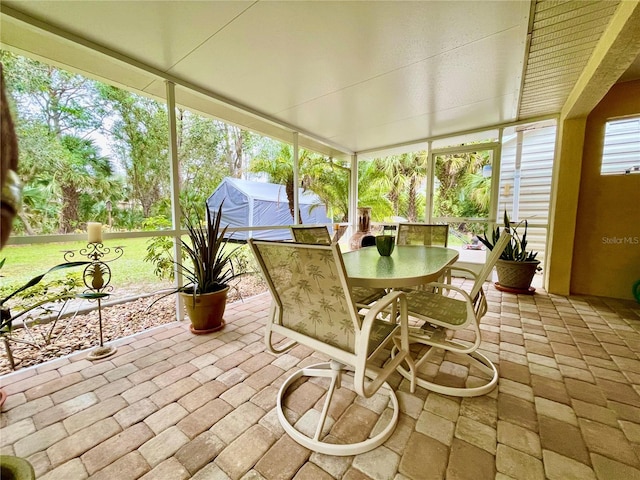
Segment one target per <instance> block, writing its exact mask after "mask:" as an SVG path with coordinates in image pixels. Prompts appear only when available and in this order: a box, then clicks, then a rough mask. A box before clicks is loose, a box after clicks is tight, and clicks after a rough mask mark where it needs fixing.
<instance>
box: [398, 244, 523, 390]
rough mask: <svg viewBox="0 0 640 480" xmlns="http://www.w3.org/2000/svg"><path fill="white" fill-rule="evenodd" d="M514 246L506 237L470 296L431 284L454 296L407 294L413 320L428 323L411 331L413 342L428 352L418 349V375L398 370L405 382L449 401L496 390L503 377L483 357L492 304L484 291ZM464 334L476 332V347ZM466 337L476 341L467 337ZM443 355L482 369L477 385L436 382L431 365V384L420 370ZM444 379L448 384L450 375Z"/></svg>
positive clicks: (416, 369)
mask: <svg viewBox="0 0 640 480" xmlns="http://www.w3.org/2000/svg"><path fill="white" fill-rule="evenodd" d="M509 240H510V235H508V234H503V235H501V237H500V240H499V241H498V243H497V244H496V245H495V247H494V249H493V250H492V251H491V254H490V255H489V257H488V258H487V261H486V263H485V264H484V266H483V267H482V270H481V271H480V272H479V273H478V274H477V276H476V278H475V281H474V283H473V287H472V288H471V291H470V292H468V293H467V292H466V291H465V290H463V289H462V288H459V287H457V286H455V285H449V284H443V283H437V282H434V283H431V284H427V286H429V287H432V288H434V289H436V290H437V289H442V288H446V289H450V290H451V295H450V296H445V295H441V294H439V293H433V292H431V291H428V290H412V291H409V292H407V304H408V308H409V316H410V317H414V318H416V319H418V320H421V321H423V322H424V323H423V324H422V325H421V326H420V327H412V328H411V329H410V333H409V341H410V342H411V343H412V344H416V343H417V344H421V345H424V347H423V348H420V349H419V350H420V351H418V350H416V349H415V348H413V349H412V352H413V353H412V355H414V363H415V371H414V372H410V371H408V370H406V369H404V368H403V367H402V366H401V367H399V368H398V371H399V372H400V373H401V374H402V375H403V376H405V377H406V378H409V379H411V380H412V381H413V380H415V382H416V383H417V385H419V386H421V387H424V388H426V389H428V390H432V391H434V392H437V393H441V394H444V395H452V396H457V397H474V396H478V395H484V394H485V393H488V392H490V391H491V390H493V388H494V387H495V386H496V384H497V382H498V371H497V369H496V367H495V365H494V364H493V363H492V362H491V360H489V359H488V358H487V357H486V356H485V355H483V354H482V353H480V352H478V351H477V349H478V347H479V346H480V343H481V341H482V335H481V330H480V320H481V319H482V317H483V316H484V315H485V313H486V312H487V299H486V296H485V294H484V290H483V286H484V282H485V280H486V279H487V277H488V275H489V274H490V273H491V271H492V270H493V267H494V265H495V264H496V262H497V260H498V259H499V258H500V255H501V254H502V251H503V250H504V249H505V247H506V246H507V244H508V243H509ZM463 329H470V330H471V332H472V333H473V335H474V339H473V341H472V342H471V343H469V341H461V340H459V339H456V338H455V337H454V334H455V333H456V332H457V331H460V330H463ZM464 337H465V338H470V337H467V335H466V333H465V335H464ZM416 352H417V353H416ZM448 352H449V353H448ZM438 355H439V356H441V357H442V356H443V358H444V359H446V358H447V355H454V356H456V355H457V356H463V357H464V363H466V364H468V365H469V366H471V367H475V368H477V369H478V372H474V371H472V370H470V372H469V373H470V375H472V376H473V378H472V379H471V381H467V382H466V384H465V386H453V385H446V384H443V383H439V382H437V381H436V380H437V379H438V374H437V373H436V374H435V375H433V369H434V367H436V366H437V364H435V365H434V364H431V365H430V366H431V368H432V371H431V372H429V373H431V375H430V376H431V377H434V378H433V380H431V379H427V378H425V375H423V372H421V371H420V367H422V366H423V365H425V364H426V363H427V362H429V361H430V360H433V359H434V357H435V356H438ZM392 356H393V352H392ZM476 373H482V374H484V378H481V377H476V375H475V374H476ZM414 374H415V375H416V378H415V379H413V378H412V375H414ZM420 375H422V376H420ZM441 376H442V377H445V378H446V376H447V375H446V374H444V375H441ZM487 378H488V379H487ZM445 383H446V382H445ZM467 384H468V385H467Z"/></svg>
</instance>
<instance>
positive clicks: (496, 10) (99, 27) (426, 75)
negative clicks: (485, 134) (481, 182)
mask: <svg viewBox="0 0 640 480" xmlns="http://www.w3.org/2000/svg"><path fill="white" fill-rule="evenodd" d="M633 9H635V12H634V13H632V14H631V15H630V16H629V15H627V17H625V18H628V20H625V22H626V24H625V23H624V22H622V23H621V24H617V23H615V19H616V14H617V13H618V12H619V11H620V10H626V11H627V12H629V11H631V10H633ZM0 11H1V13H2V16H1V24H0V32H1V40H2V46H3V48H8V49H10V50H13V51H15V52H18V53H24V54H27V55H29V56H31V57H35V58H40V59H43V60H45V61H48V62H51V63H54V64H56V65H59V66H62V67H64V68H67V69H70V70H72V71H77V72H81V73H83V74H85V75H88V76H91V77H94V78H98V79H100V80H103V81H107V82H109V83H112V84H115V85H119V86H122V87H126V88H128V89H130V90H133V91H137V92H140V93H143V94H145V95H150V96H153V97H157V98H166V86H165V81H166V80H168V81H170V82H173V83H175V84H176V86H177V88H176V102H177V103H178V104H179V105H182V106H184V107H187V108H190V109H192V110H194V111H198V112H201V113H205V114H208V115H211V116H214V117H217V118H220V119H222V120H225V121H227V122H230V123H234V124H237V125H241V126H243V127H245V128H248V129H252V130H255V131H258V132H260V133H263V134H266V135H269V136H272V137H274V138H278V139H281V140H284V141H287V142H292V141H293V138H294V132H297V133H298V135H299V136H298V138H299V142H300V144H301V145H302V146H303V147H306V148H310V149H313V150H316V151H318V152H322V153H326V154H329V155H334V156H342V157H344V156H347V155H349V154H352V153H354V152H357V153H360V154H363V153H367V152H372V151H375V150H376V149H380V148H383V147H387V146H393V145H398V146H402V145H404V144H412V143H419V142H424V141H425V140H426V139H428V138H433V137H438V136H445V135H450V134H452V133H457V132H464V131H468V130H478V129H481V128H484V127H489V126H494V125H497V124H503V123H507V122H512V121H517V120H522V119H530V118H534V117H538V116H544V115H549V114H557V113H559V112H560V111H561V109H563V108H564V107H565V105H566V103H567V101H568V99H570V95H571V92H572V90H573V89H574V86H575V85H576V84H578V83H579V82H580V81H582V80H584V78H585V75H589V76H590V77H589V78H587V80H589V79H592V80H593V83H595V88H594V89H592V90H591V91H592V92H595V93H593V94H591V96H590V97H592V98H588V99H587V103H588V105H589V106H590V107H591V108H593V105H594V102H596V103H597V101H598V100H599V99H600V98H602V96H603V95H604V94H605V93H606V91H607V90H608V88H610V86H611V85H612V84H613V83H615V82H616V81H619V80H631V79H634V78H639V77H640V64H639V63H638V62H636V64H635V66H633V65H632V64H633V62H634V60H635V59H636V58H637V57H638V53H640V41H639V39H640V28H639V27H638V25H640V18H639V17H640V7H638V5H637V2H620V1H619V0H611V1H607V2H602V1H589V2H586V1H567V2H555V1H545V0H533V1H532V2H528V1H521V0H506V1H488V0H483V1H409V2H399V1H376V2H371V1H370V2H364V1H303V0H301V1H296V2H287V1H253V0H250V1H245V0H234V1H118V2H113V1H70V0H56V1H51V0H43V1H38V2H26V1H17V0H2V2H0ZM610 37H614V38H616V37H622V41H620V42H618V43H619V44H618V45H617V46H616V48H613V49H609V48H608V47H607V45H609V44H610V43H611V41H610V40H611V38H610ZM603 42H604V43H603ZM607 42H609V43H607ZM603 45H604V46H603ZM600 57H603V58H604V57H608V58H609V61H608V62H606V64H605V67H606V68H601V69H600V70H599V71H589V69H588V68H586V67H588V64H589V62H590V59H594V58H598V61H600V63H601V64H602V61H601V58H600ZM630 66H631V68H629V67H630ZM625 72H626V73H625Z"/></svg>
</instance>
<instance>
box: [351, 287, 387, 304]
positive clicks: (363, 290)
mask: <svg viewBox="0 0 640 480" xmlns="http://www.w3.org/2000/svg"><path fill="white" fill-rule="evenodd" d="M351 293H352V294H353V300H354V301H355V302H356V303H359V304H362V305H368V304H369V303H371V302H375V301H376V300H378V299H380V298H382V297H384V296H385V294H386V293H387V292H386V291H385V290H384V288H369V287H352V288H351Z"/></svg>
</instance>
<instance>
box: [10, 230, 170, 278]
mask: <svg viewBox="0 0 640 480" xmlns="http://www.w3.org/2000/svg"><path fill="white" fill-rule="evenodd" d="M148 241H149V239H148V238H128V239H118V240H113V241H107V242H105V246H106V247H110V248H113V247H116V246H120V245H122V246H123V247H124V254H123V255H122V257H121V258H119V259H118V260H116V261H114V262H112V263H109V267H110V268H111V274H112V279H111V284H112V285H113V286H114V288H122V287H127V286H131V285H142V284H144V285H147V284H148V285H153V284H157V285H158V287H160V280H159V279H158V277H156V275H155V274H154V273H153V270H154V266H153V265H152V264H151V263H148V262H145V261H143V259H144V257H145V255H146V253H147V252H146V245H147V242H148ZM86 246H87V243H86V242H82V241H80V242H64V243H46V244H37V245H9V246H6V247H5V248H3V249H2V252H1V253H0V259H1V258H5V259H6V261H5V264H4V267H3V268H2V270H0V274H1V275H2V278H1V279H0V286H7V285H21V284H23V283H26V282H27V281H29V280H30V279H31V278H33V277H35V276H37V275H40V274H42V273H44V272H46V271H47V270H48V269H49V268H51V267H53V266H55V265H58V264H59V263H64V258H63V252H64V251H65V250H76V255H75V256H74V257H73V259H72V260H78V261H79V260H85V258H82V257H80V255H79V253H78V252H77V250H79V249H81V248H86ZM106 258H107V259H108V257H106ZM67 271H70V270H62V271H61V272H56V273H54V274H52V275H51V278H56V277H55V275H61V276H62V275H64V274H65V273H66V272H67ZM77 271H80V269H77ZM46 279H49V277H48V276H47V277H46Z"/></svg>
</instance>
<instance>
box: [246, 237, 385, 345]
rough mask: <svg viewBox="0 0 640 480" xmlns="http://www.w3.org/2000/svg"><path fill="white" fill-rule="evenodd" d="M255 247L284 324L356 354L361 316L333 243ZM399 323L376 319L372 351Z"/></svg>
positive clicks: (372, 336) (262, 245)
mask: <svg viewBox="0 0 640 480" xmlns="http://www.w3.org/2000/svg"><path fill="white" fill-rule="evenodd" d="M256 246H257V247H258V249H259V251H260V254H261V256H262V259H263V261H264V263H265V267H266V272H265V273H266V274H267V275H268V276H270V277H271V280H272V282H271V283H272V285H270V288H271V289H272V294H273V295H274V296H276V295H277V297H278V298H279V299H280V302H281V304H282V311H281V320H280V321H281V323H282V325H283V326H285V327H287V328H290V329H292V330H294V331H296V332H298V333H302V334H304V335H307V336H309V337H312V338H315V339H318V340H320V341H322V342H324V343H327V344H329V345H332V346H334V347H337V348H340V349H342V350H345V351H348V352H351V353H355V352H354V345H355V338H356V335H358V334H359V330H360V318H359V316H358V315H357V313H356V311H355V309H354V308H353V307H352V306H351V305H350V304H349V302H348V300H347V295H349V294H350V292H346V291H345V290H344V289H343V287H342V285H341V284H340V277H339V274H338V265H337V264H336V261H335V259H334V258H333V252H332V251H331V250H330V249H329V248H327V249H318V248H310V247H309V246H305V245H302V244H282V243H280V244H277V243H274V244H273V245H265V244H261V245H256ZM273 289H275V292H274V291H273ZM274 321H277V319H274ZM395 327H396V325H395V324H389V323H387V322H382V321H380V322H375V323H374V327H373V330H372V332H371V335H370V341H369V350H370V351H372V350H373V349H375V347H376V346H377V345H379V344H380V342H381V341H383V340H384V339H386V338H387V337H388V335H389V333H391V331H392V330H393V329H395Z"/></svg>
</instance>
